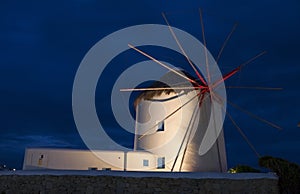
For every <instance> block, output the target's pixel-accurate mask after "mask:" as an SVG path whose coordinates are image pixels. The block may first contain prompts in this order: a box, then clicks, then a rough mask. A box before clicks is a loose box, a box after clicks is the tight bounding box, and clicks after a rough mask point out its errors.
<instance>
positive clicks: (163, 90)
mask: <svg viewBox="0 0 300 194" xmlns="http://www.w3.org/2000/svg"><path fill="white" fill-rule="evenodd" d="M163 18H164V20H165V22H166V24H167V25H168V27H169V30H170V33H171V35H172V36H173V38H174V41H176V44H177V45H178V47H179V48H180V51H181V54H182V55H184V57H185V58H186V60H187V62H188V63H189V65H190V66H191V68H192V69H193V71H194V72H193V74H195V75H196V76H191V74H190V73H188V72H186V71H185V70H182V71H181V70H178V69H173V68H171V67H169V66H168V65H167V64H165V63H163V62H161V61H159V60H157V59H156V58H155V57H153V56H151V55H150V54H148V53H146V52H144V51H143V50H141V49H139V48H136V47H135V46H134V45H131V44H128V46H129V47H130V48H132V49H134V50H135V51H137V52H138V53H140V54H142V55H144V56H145V57H147V58H148V59H150V60H152V61H154V62H155V63H157V64H159V65H160V66H162V67H164V68H165V69H167V70H169V72H168V73H166V75H165V76H163V77H162V78H161V79H160V80H159V81H156V82H155V83H154V84H153V85H152V86H151V87H149V88H135V89H121V91H142V93H141V95H140V96H139V97H138V98H137V99H136V101H135V108H136V113H137V118H136V120H137V121H138V123H139V122H145V121H147V120H149V119H150V120H151V119H152V120H151V122H148V124H147V125H139V124H137V125H136V136H135V148H134V149H135V150H140V149H141V150H146V151H150V152H151V153H154V154H156V155H158V158H159V160H160V161H159V163H161V165H160V166H161V167H163V168H167V169H168V170H170V171H217V172H225V171H226V170H227V162H226V151H225V140H224V135H223V130H221V131H219V132H215V136H216V141H215V142H213V143H211V146H210V148H209V150H207V152H205V153H204V154H202V155H201V154H199V152H198V150H200V148H199V146H201V145H200V144H201V142H202V141H203V139H204V138H205V135H206V131H205V129H206V128H207V126H208V120H209V119H210V115H211V112H213V109H211V107H212V106H213V101H214V102H217V105H218V106H219V107H221V108H222V107H223V106H224V104H223V103H224V102H223V100H222V97H221V96H219V95H218V93H216V92H215V90H216V89H217V88H218V87H219V85H220V84H221V83H223V82H224V81H226V80H227V79H229V78H230V77H232V76H233V75H235V74H236V73H237V72H239V71H240V70H241V68H242V67H244V66H245V65H247V64H249V63H251V62H252V61H254V60H255V59H257V58H258V57H260V56H262V55H264V54H265V53H266V52H265V51H264V52H261V53H259V54H257V55H256V56H254V57H253V58H251V59H249V60H248V61H246V62H244V63H242V64H240V65H239V66H237V67H236V68H234V69H233V70H232V71H230V72H228V73H227V74H225V75H224V76H223V77H222V78H221V79H219V80H215V81H212V79H211V74H210V67H209V63H208V59H207V56H208V50H207V48H206V39H205V33H204V24H203V17H202V11H201V10H200V21H201V28H202V38H203V45H204V48H205V49H204V55H205V58H206V63H205V66H206V74H207V75H206V79H205V78H204V76H203V75H201V73H200V71H199V70H198V68H197V67H196V66H195V64H194V63H193V62H192V60H191V59H190V58H189V56H188V55H187V54H186V52H185V50H184V48H183V47H182V45H181V43H180V41H179V40H178V38H177V36H176V34H175V32H174V30H173V29H172V27H171V25H170V24H169V22H168V20H167V17H166V16H165V14H163ZM236 27H237V25H234V26H233V28H232V30H231V32H230V33H229V35H228V36H227V38H226V39H225V42H224V44H223V45H222V47H221V49H220V52H219V54H218V56H217V57H216V62H218V60H219V59H220V56H221V54H222V52H223V50H224V48H225V46H226V44H227V42H228V41H229V39H230V37H231V35H232V34H233V32H234V31H235V29H236ZM164 83H168V84H164ZM232 88H233V87H232ZM240 88H249V89H250V88H252V89H271V90H277V89H280V88H263V87H240ZM179 101H181V103H179ZM157 102H159V103H158V104H159V105H158V106H157ZM162 104H163V107H164V110H162V109H161V105H162ZM176 104H179V106H176ZM228 104H230V105H231V106H233V107H235V108H237V109H238V110H240V111H242V112H244V113H246V114H248V115H249V116H251V117H253V118H255V119H257V120H259V121H261V122H264V123H266V124H268V125H270V126H272V127H274V128H277V129H281V128H280V127H279V126H277V125H275V124H273V123H271V122H269V121H267V120H265V119H262V118H260V117H258V116H256V115H255V114H253V113H251V112H249V111H246V110H244V109H243V108H241V107H239V106H238V105H236V104H234V103H232V102H230V101H228ZM150 106H152V109H154V112H153V114H152V115H151V116H152V117H151V116H149V115H148V111H149V107H150ZM153 106H154V108H153ZM162 112H163V113H162ZM223 112H224V113H226V111H225V108H223ZM182 114H184V116H182ZM153 115H156V117H155V116H153ZM212 115H214V114H212ZM226 115H227V117H228V118H229V119H230V120H231V121H232V123H233V125H234V126H235V128H236V129H237V130H238V131H239V133H240V134H241V135H242V137H243V138H244V139H245V141H246V142H247V144H248V145H249V146H250V148H251V149H252V150H253V152H254V153H255V154H256V156H257V157H260V154H259V153H258V152H257V151H256V149H255V147H254V146H253V145H252V143H251V142H250V141H249V139H248V138H247V136H246V135H245V134H244V133H243V131H242V130H241V128H240V127H239V126H238V125H237V123H236V122H235V121H234V119H233V118H232V116H231V115H230V114H229V113H226ZM179 118H180V119H179ZM212 119H213V120H217V119H218V118H212ZM178 121H180V122H179V123H178ZM195 121H196V122H195ZM176 125H177V126H179V127H178V130H177V131H174V128H175V126H176ZM172 128H173V130H172ZM162 132H164V133H162ZM174 134H175V135H174ZM166 142H167V143H166ZM161 145H164V146H161ZM166 155H167V156H166Z"/></svg>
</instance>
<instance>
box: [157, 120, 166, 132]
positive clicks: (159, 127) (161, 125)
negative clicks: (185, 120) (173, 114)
mask: <svg viewBox="0 0 300 194" xmlns="http://www.w3.org/2000/svg"><path fill="white" fill-rule="evenodd" d="M164 130H165V122H164V121H159V122H157V130H156V131H164Z"/></svg>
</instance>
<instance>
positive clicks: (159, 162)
mask: <svg viewBox="0 0 300 194" xmlns="http://www.w3.org/2000/svg"><path fill="white" fill-rule="evenodd" d="M157 168H158V169H162V168H165V157H159V158H157Z"/></svg>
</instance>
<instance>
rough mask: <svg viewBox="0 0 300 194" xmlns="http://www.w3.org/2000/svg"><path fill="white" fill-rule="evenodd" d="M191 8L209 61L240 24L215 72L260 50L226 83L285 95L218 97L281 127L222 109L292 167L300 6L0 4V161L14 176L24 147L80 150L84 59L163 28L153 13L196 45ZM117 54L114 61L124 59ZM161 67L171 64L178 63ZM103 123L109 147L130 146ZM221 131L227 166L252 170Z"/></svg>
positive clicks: (229, 131) (299, 155)
mask: <svg viewBox="0 0 300 194" xmlns="http://www.w3.org/2000/svg"><path fill="white" fill-rule="evenodd" d="M200 7H201V8H202V9H203V11H204V25H205V33H206V38H207V43H208V49H209V50H210V51H211V53H212V54H213V55H214V56H216V55H217V53H218V50H219V49H220V47H221V45H222V43H223V41H224V39H225V38H226V36H227V34H228V33H229V32H230V30H231V28H232V26H233V25H234V23H236V22H238V24H239V25H238V27H237V29H236V31H235V32H234V34H233V36H232V38H231V40H230V42H229V43H228V45H227V46H226V48H225V51H224V53H223V55H222V57H221V59H220V63H219V66H220V69H221V70H222V72H223V73H226V72H228V71H230V70H232V69H233V68H235V67H236V66H238V65H239V64H241V63H243V62H245V61H246V60H247V59H249V58H251V57H253V56H255V55H256V54H257V53H259V52H261V51H263V50H266V51H267V52H268V53H267V54H266V55H264V56H263V57H261V58H259V59H257V60H256V61H255V62H253V63H251V64H249V65H247V66H246V67H245V68H243V69H242V71H241V72H240V73H238V74H237V75H236V76H235V77H233V78H232V79H230V80H228V81H227V82H226V85H228V86H263V87H282V88H284V89H283V90H282V91H264V90H246V89H228V90H227V95H228V100H230V101H231V102H234V103H235V104H238V105H239V106H241V107H243V108H245V109H246V110H248V111H251V112H253V113H255V114H257V115H259V116H261V117H263V118H265V119H268V120H270V121H272V122H274V123H276V124H278V125H280V126H281V127H282V128H283V130H281V131H279V130H277V129H274V128H272V127H270V126H268V125H266V124H264V123H261V122H259V121H257V120H255V119H253V118H251V117H249V116H248V115H246V114H244V113H243V112H240V111H238V110H237V109H235V108H233V107H231V106H229V105H228V112H229V113H230V114H231V115H232V116H233V118H234V119H235V121H236V122H237V123H238V125H239V126H240V127H241V129H242V130H243V131H244V132H245V134H246V135H247V137H248V138H249V140H250V141H251V142H252V143H253V144H254V146H255V147H256V149H257V151H258V152H259V153H260V154H261V155H272V156H275V157H282V158H285V159H287V160H290V161H293V162H296V163H298V164H299V163H300V149H299V148H300V128H299V127H297V124H298V122H300V118H299V116H300V103H299V97H300V90H299V89H300V87H299V83H300V59H299V52H300V36H299V34H300V2H298V1H296V0H288V1H279V0H274V1H266V0H260V1H258V0H256V1H246V2H245V1H230V0H229V1H220V0H213V1H171V0H160V1H158V0H154V1H153V0H152V1H136V0H134V1H107V2H104V1H96V0H72V1H71V0H61V1H37V0H30V1H21V0H19V1H15V0H1V1H0V59H1V61H0V83H1V87H0V93H1V101H0V118H1V120H0V121H1V125H0V164H7V165H8V166H10V167H13V168H19V169H20V168H21V167H22V162H23V157H24V150H25V148H26V147H63V148H80V149H86V147H85V145H84V143H83V142H82V140H81V139H80V136H79V134H78V132H77V130H76V126H75V124H74V120H73V114H72V86H73V80H74V77H75V74H76V70H77V68H78V67H79V64H80V62H81V60H82V58H83V57H84V55H85V54H86V52H87V51H88V50H89V49H90V48H91V47H92V46H93V45H94V44H95V43H96V42H98V41H99V40H100V39H101V38H103V37H104V36H106V35H108V34H110V33H112V32H114V31H116V30H119V29H122V28H124V27H129V26H132V25H138V24H146V23H158V24H165V23H164V20H163V18H162V16H161V12H165V13H166V14H167V16H168V18H169V21H170V23H171V24H172V25H173V26H175V27H177V28H181V29H183V30H186V31H187V32H189V33H191V34H192V35H194V36H196V37H197V38H198V39H199V40H202V37H201V26H200V20H199V12H198V9H199V8H200ZM145 38H146V37H145ZM166 54H167V52H166ZM125 55H126V53H124V56H123V57H122V56H120V57H119V58H118V59H116V60H123V59H124V60H126V59H127V60H128V58H126V56H125ZM136 59H138V58H135V60H136ZM141 60H144V59H141ZM170 60H171V62H172V60H173V62H174V61H175V62H176V60H177V61H178V60H179V61H180V58H175V59H174V58H170ZM134 62H137V61H132V63H134ZM116 64H117V63H116ZM112 66H113V64H112ZM113 68H115V70H114V69H111V70H108V73H109V72H110V71H111V72H114V73H116V74H117V73H118V71H120V69H121V67H118V66H116V65H115V66H113ZM112 77H113V76H107V79H109V78H110V79H112ZM104 78H105V77H104ZM109 81H113V80H108V82H109ZM98 88H99V87H98ZM110 89H111V86H110V85H109V84H107V85H106V87H105V86H103V87H102V90H101V91H98V90H97V96H98V97H99V96H101V94H100V93H101V92H110ZM99 92H100V93H99ZM96 104H97V107H99V111H101V108H102V107H103V106H104V105H105V104H110V102H104V103H101V101H100V97H99V101H97V103H96ZM103 122H105V123H106V125H107V126H108V128H109V127H110V129H109V130H111V131H110V132H108V133H109V134H111V135H113V136H114V137H113V138H114V139H115V140H116V141H119V142H120V143H121V144H123V145H127V146H129V147H130V146H131V145H132V137H133V136H132V135H130V134H129V135H127V136H126V137H124V134H127V133H125V132H122V130H120V129H117V128H116V125H115V124H114V123H113V119H112V118H110V116H109V114H107V115H105V116H104V121H103ZM224 128H225V138H226V146H227V155H228V164H229V167H231V166H235V165H237V164H246V165H251V166H257V158H256V156H255V154H254V153H253V152H252V151H251V149H250V148H249V146H248V145H247V144H246V142H245V141H244V140H243V139H242V137H241V136H240V134H239V133H238V132H237V130H236V129H235V128H234V126H233V124H232V123H231V122H230V120H226V121H225V125H224Z"/></svg>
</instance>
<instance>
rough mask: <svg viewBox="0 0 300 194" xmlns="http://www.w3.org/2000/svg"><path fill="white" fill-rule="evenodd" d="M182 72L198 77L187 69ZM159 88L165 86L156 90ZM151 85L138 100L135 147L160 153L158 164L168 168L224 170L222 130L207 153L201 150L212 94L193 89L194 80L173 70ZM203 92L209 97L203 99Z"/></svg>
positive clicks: (224, 154) (208, 170)
mask: <svg viewBox="0 0 300 194" xmlns="http://www.w3.org/2000/svg"><path fill="white" fill-rule="evenodd" d="M177 72H179V71H177ZM181 73H182V72H181ZM183 75H185V76H187V77H188V78H189V79H193V80H195V78H192V77H191V76H189V75H188V74H187V73H183ZM165 83H168V85H167V84H165ZM191 86H192V87H191ZM171 87H172V88H173V87H174V89H172V88H171ZM159 88H164V89H163V90H156V89H159ZM149 89H153V90H148V91H145V92H143V93H141V95H140V96H139V97H138V98H137V99H136V101H135V107H136V120H137V125H136V133H135V134H136V136H135V145H134V146H135V150H137V151H138V150H145V151H149V152H151V153H153V154H155V155H157V160H158V161H157V163H158V166H157V167H158V168H163V169H164V170H165V171H202V172H204V171H206V172H225V171H226V170H227V161H226V153H225V142H224V135H223V131H221V133H220V135H219V136H218V138H217V139H216V141H215V143H214V144H213V146H212V147H211V148H210V149H209V151H208V152H207V153H205V154H204V155H200V154H198V150H199V147H200V144H201V142H202V140H203V138H204V134H205V133H206V130H207V126H208V121H209V117H210V115H211V114H210V110H211V108H210V98H207V97H209V94H205V93H203V94H201V93H200V91H199V90H197V89H193V85H192V83H190V82H188V81H186V80H185V79H183V78H181V77H178V75H176V74H175V73H174V72H169V73H167V74H166V75H164V76H163V77H162V78H161V79H160V81H156V82H155V83H154V84H153V85H152V86H151V87H150V88H149ZM201 96H206V98H203V99H202V101H201V102H200V100H199V99H201ZM199 103H201V105H200V104H199Z"/></svg>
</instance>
